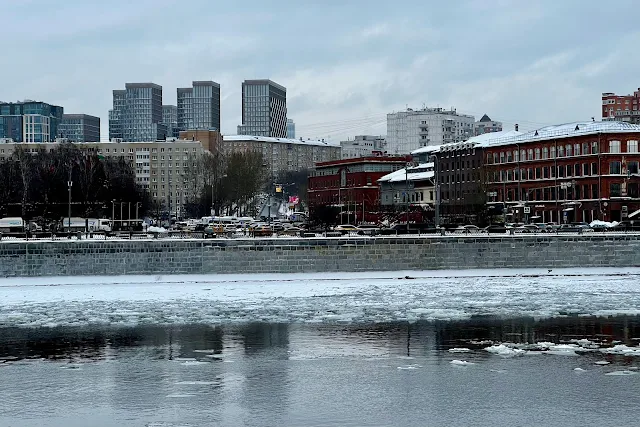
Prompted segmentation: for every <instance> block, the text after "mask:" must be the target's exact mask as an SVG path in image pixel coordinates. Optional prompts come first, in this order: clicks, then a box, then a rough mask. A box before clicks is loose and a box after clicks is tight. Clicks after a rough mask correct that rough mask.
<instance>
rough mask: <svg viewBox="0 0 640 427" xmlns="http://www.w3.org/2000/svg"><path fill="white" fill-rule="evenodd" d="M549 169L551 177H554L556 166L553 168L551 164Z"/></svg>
mask: <svg viewBox="0 0 640 427" xmlns="http://www.w3.org/2000/svg"><path fill="white" fill-rule="evenodd" d="M549 170H550V171H551V178H555V177H556V168H555V166H551V167H550V168H549Z"/></svg>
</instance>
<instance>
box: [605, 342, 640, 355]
mask: <svg viewBox="0 0 640 427" xmlns="http://www.w3.org/2000/svg"><path fill="white" fill-rule="evenodd" d="M600 351H601V352H602V353H605V354H619V355H623V356H640V347H628V346H626V345H624V344H618V345H615V346H613V347H611V348H602V349H600Z"/></svg>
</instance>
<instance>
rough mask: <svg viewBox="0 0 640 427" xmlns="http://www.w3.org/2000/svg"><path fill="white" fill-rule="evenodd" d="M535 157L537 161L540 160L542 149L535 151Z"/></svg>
mask: <svg viewBox="0 0 640 427" xmlns="http://www.w3.org/2000/svg"><path fill="white" fill-rule="evenodd" d="M534 156H535V157H534V158H535V159H536V160H540V149H539V148H536V149H535V150H534Z"/></svg>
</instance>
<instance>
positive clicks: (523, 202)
mask: <svg viewBox="0 0 640 427" xmlns="http://www.w3.org/2000/svg"><path fill="white" fill-rule="evenodd" d="M639 141H640V125H634V124H629V123H623V122H613V121H603V122H585V123H580V122H579V123H569V124H564V125H558V126H549V127H546V128H542V129H538V130H536V131H532V132H527V133H524V134H520V135H516V136H513V137H507V138H495V139H493V140H490V139H488V140H485V141H483V142H482V143H481V144H480V145H481V146H482V148H483V151H484V153H483V156H484V165H485V170H486V175H487V184H488V186H487V190H488V191H487V196H488V203H489V205H501V206H504V212H505V216H506V218H507V220H509V219H511V220H513V221H525V222H529V221H534V222H555V223H571V222H582V221H584V222H591V221H593V220H596V219H598V220H603V221H621V220H626V219H630V218H634V217H637V215H638V214H640V170H639V166H638V165H639V162H640V152H639V151H638V143H639Z"/></svg>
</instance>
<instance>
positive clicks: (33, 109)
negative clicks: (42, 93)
mask: <svg viewBox="0 0 640 427" xmlns="http://www.w3.org/2000/svg"><path fill="white" fill-rule="evenodd" d="M63 112H64V109H63V108H62V107H59V106H57V105H51V104H47V103H46V102H39V101H31V100H26V101H23V102H15V103H14V102H0V139H11V140H13V141H15V142H36V143H41V142H50V141H55V139H56V137H57V136H58V126H59V124H60V121H61V120H62V115H63Z"/></svg>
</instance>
